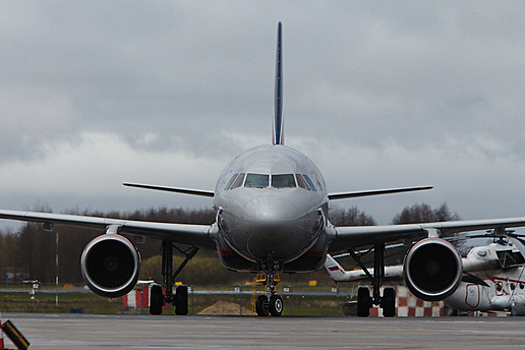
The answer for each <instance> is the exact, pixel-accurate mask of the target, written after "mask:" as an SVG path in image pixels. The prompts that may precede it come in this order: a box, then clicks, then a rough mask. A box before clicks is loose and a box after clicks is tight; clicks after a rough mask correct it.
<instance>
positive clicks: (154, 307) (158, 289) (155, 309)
mask: <svg viewBox="0 0 525 350" xmlns="http://www.w3.org/2000/svg"><path fill="white" fill-rule="evenodd" d="M163 306H164V295H163V294H162V286H160V285H158V284H154V285H153V286H151V301H150V305H149V313H150V314H151V315H160V314H162V307H163Z"/></svg>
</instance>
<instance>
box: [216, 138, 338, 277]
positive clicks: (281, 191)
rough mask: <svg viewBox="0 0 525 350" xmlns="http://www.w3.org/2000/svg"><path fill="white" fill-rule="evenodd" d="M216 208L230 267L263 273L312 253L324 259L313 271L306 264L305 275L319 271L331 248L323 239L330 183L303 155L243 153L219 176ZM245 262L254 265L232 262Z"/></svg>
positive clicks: (265, 150)
mask: <svg viewBox="0 0 525 350" xmlns="http://www.w3.org/2000/svg"><path fill="white" fill-rule="evenodd" d="M214 207H215V209H216V210H217V226H218V235H217V241H218V246H219V247H218V248H219V253H220V256H221V257H222V259H221V262H222V263H223V264H224V265H225V266H226V267H227V268H230V269H233V270H260V269H264V266H263V265H265V264H273V265H275V267H276V268H274V269H275V270H281V271H282V270H283V269H284V267H285V265H286V264H288V265H289V264H290V263H291V262H293V261H294V260H297V259H299V258H301V257H303V256H304V255H305V254H307V253H309V252H310V254H311V255H312V254H314V255H320V258H321V259H319V258H318V259H314V260H316V262H312V263H311V264H310V265H311V266H305V265H304V264H302V265H303V266H302V267H301V268H300V270H305V271H311V270H315V269H318V268H319V267H321V266H322V264H323V263H324V260H322V257H323V254H324V255H326V250H327V247H328V243H329V242H328V240H327V239H326V237H323V236H324V235H325V227H326V214H327V210H328V195H327V192H326V184H325V181H324V179H323V176H322V175H321V172H320V171H319V169H318V168H317V167H316V166H315V165H314V163H313V162H312V161H311V160H310V159H308V158H307V157H306V156H304V155H303V154H301V153H300V152H298V151H296V150H294V149H292V148H289V147H286V146H282V145H268V146H259V147H255V148H252V149H250V150H248V151H246V152H245V153H243V154H241V155H240V156H238V157H237V158H235V159H234V160H233V161H232V162H230V164H228V165H227V166H226V168H225V169H224V171H223V172H222V174H221V176H220V177H219V180H218V182H217V186H216V188H215V200H214ZM312 249H314V252H312ZM228 257H229V258H230V259H229V258H228ZM241 258H242V259H241ZM243 260H245V261H246V262H249V264H240V265H239V266H236V265H235V262H233V263H232V261H237V262H241V261H243ZM321 260H322V261H321ZM241 265H242V266H241ZM306 265H308V264H306ZM261 266H262V267H261ZM290 272H293V271H290Z"/></svg>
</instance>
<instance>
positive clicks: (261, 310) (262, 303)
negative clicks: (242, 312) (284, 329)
mask: <svg viewBox="0 0 525 350" xmlns="http://www.w3.org/2000/svg"><path fill="white" fill-rule="evenodd" d="M255 311H256V312H257V316H268V313H269V312H270V305H269V302H268V298H267V297H266V295H259V297H258V298H257V300H256V301H255Z"/></svg>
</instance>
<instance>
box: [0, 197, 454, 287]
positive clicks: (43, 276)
mask: <svg viewBox="0 0 525 350" xmlns="http://www.w3.org/2000/svg"><path fill="white" fill-rule="evenodd" d="M39 211H47V212H49V211H50V210H49V208H39ZM67 214H73V215H84V216H96V217H106V218H114V219H125V220H138V221H153V222H168V223H182V224H202V225H207V224H211V223H213V222H214V221H215V215H216V214H215V212H214V211H213V210H212V209H183V208H167V207H161V208H151V209H146V210H137V211H135V212H130V213H119V212H108V213H103V212H99V211H87V210H86V211H83V212H79V211H75V210H71V211H69V212H68V213H67ZM457 219H459V216H458V215H457V214H456V213H453V212H451V211H450V210H449V209H448V207H447V205H446V203H445V204H443V205H442V206H440V207H438V208H435V209H434V208H431V207H430V206H429V205H427V204H416V205H414V206H412V207H407V208H404V209H403V210H402V211H401V213H399V214H398V215H396V216H395V217H394V219H393V220H392V223H394V224H401V223H418V222H431V221H449V220H457ZM422 220H427V221H422ZM330 221H331V222H332V223H333V224H334V225H336V226H368V225H376V221H375V220H374V219H373V218H372V217H371V216H369V215H367V214H366V213H364V212H362V211H360V210H359V209H358V208H357V207H351V208H346V209H337V208H336V209H333V210H331V213H330ZM56 232H58V237H59V240H58V246H57V244H56ZM101 233H103V232H101V231H100V230H91V229H86V228H76V227H69V226H62V225H59V226H58V227H57V226H56V227H55V232H46V231H44V230H43V228H42V226H41V225H39V224H34V223H26V224H23V225H22V226H21V227H20V229H19V230H18V231H17V232H10V231H4V232H0V278H2V280H0V282H4V283H5V282H6V281H7V280H9V281H10V282H16V281H21V280H24V279H26V280H39V281H40V282H42V283H44V284H54V283H55V278H56V274H57V270H56V253H57V249H58V258H59V265H58V276H59V282H60V283H61V284H63V283H71V284H81V283H82V277H81V273H80V256H81V254H82V250H83V249H84V247H85V245H86V244H87V243H88V242H89V241H91V240H92V239H93V238H95V237H96V236H98V235H100V234H101ZM128 238H130V239H131V240H132V241H135V240H134V237H132V236H131V237H128ZM137 248H138V249H139V251H140V253H141V256H142V260H143V262H142V265H141V276H140V279H143V280H150V279H154V280H157V281H162V275H161V270H160V266H161V258H160V242H159V241H158V240H154V239H148V238H146V240H145V242H144V243H140V244H137ZM182 260H183V258H182V255H181V256H178V257H176V258H175V263H180V262H181V261H182ZM323 272H324V271H321V272H318V273H316V277H315V278H319V279H324V278H325V277H327V274H324V273H323ZM324 275H326V276H324ZM251 278H253V276H251V275H248V274H239V273H234V272H230V271H228V270H226V269H225V268H223V267H222V266H221V265H220V263H219V261H218V258H217V254H216V252H214V251H207V250H205V249H201V250H200V251H199V252H198V254H197V255H196V256H195V257H194V258H193V259H192V260H191V261H190V262H189V263H188V265H187V266H186V268H185V269H184V270H183V271H182V273H181V275H180V280H182V281H184V283H188V284H196V285H205V284H233V283H241V282H242V281H247V280H251ZM310 278H312V276H311V275H310V276H309V274H306V275H297V276H295V277H292V278H291V279H292V280H298V279H299V280H300V279H304V280H306V281H307V280H308V279H310Z"/></svg>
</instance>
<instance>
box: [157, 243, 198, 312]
mask: <svg viewBox="0 0 525 350" xmlns="http://www.w3.org/2000/svg"><path fill="white" fill-rule="evenodd" d="M174 248H175V249H177V250H178V251H179V252H181V253H182V254H184V255H185V256H186V258H185V259H184V261H183V262H182V263H181V264H180V266H179V267H178V268H177V271H175V273H173V249H174ZM198 250H199V248H197V247H191V248H189V249H188V250H182V249H179V248H178V247H177V246H175V245H174V244H173V242H171V241H162V275H163V276H164V285H165V287H166V291H165V292H164V291H163V288H162V286H160V285H158V284H157V285H153V286H152V288H151V301H150V309H149V312H150V314H152V315H160V314H161V313H162V308H163V307H164V305H165V304H173V306H175V313H176V314H177V315H187V314H188V287H187V286H183V285H181V286H177V288H176V289H175V293H173V285H174V284H175V279H176V278H177V276H178V275H179V273H180V272H181V271H182V269H183V268H184V267H185V266H186V264H187V263H188V261H190V260H191V258H193V256H194V255H195V254H196V253H197V251H198Z"/></svg>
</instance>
